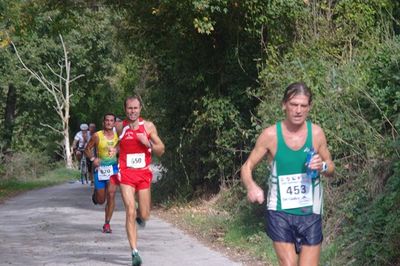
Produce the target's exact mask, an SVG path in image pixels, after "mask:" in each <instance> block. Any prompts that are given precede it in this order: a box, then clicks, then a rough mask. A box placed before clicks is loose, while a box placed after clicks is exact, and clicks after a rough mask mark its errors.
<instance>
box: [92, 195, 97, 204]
mask: <svg viewBox="0 0 400 266" xmlns="http://www.w3.org/2000/svg"><path fill="white" fill-rule="evenodd" d="M92 202H93V204H94V205H97V201H96V198H95V194H94V193H93V195H92Z"/></svg>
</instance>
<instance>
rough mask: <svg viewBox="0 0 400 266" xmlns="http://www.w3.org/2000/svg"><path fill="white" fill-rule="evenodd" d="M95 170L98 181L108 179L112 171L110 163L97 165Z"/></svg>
mask: <svg viewBox="0 0 400 266" xmlns="http://www.w3.org/2000/svg"><path fill="white" fill-rule="evenodd" d="M97 171H98V172H97V174H98V179H99V181H104V180H109V179H110V176H112V175H113V173H114V169H113V166H112V165H102V166H99V168H98V170H97Z"/></svg>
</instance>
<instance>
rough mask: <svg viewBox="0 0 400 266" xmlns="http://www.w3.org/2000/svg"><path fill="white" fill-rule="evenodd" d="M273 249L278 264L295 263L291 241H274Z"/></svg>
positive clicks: (292, 265) (293, 265)
mask: <svg viewBox="0 0 400 266" xmlns="http://www.w3.org/2000/svg"><path fill="white" fill-rule="evenodd" d="M274 249H275V252H276V255H277V257H278V261H279V265H280V266H296V265H297V254H296V251H295V248H294V244H293V243H286V242H275V241H274Z"/></svg>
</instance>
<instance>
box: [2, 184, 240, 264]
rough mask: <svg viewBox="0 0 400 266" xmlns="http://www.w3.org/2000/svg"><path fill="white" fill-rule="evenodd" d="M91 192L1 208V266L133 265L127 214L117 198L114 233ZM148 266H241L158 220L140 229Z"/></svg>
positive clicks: (27, 197) (61, 189)
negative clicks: (108, 231)
mask: <svg viewBox="0 0 400 266" xmlns="http://www.w3.org/2000/svg"><path fill="white" fill-rule="evenodd" d="M90 193H91V188H90V187H88V186H87V185H81V184H80V183H67V184H63V185H59V186H55V187H51V188H45V189H40V190H35V191H30V192H27V193H24V194H22V195H19V196H17V197H15V198H12V199H9V200H7V201H6V202H5V203H4V204H1V205H0V265H130V263H131V258H130V248H129V244H128V241H127V238H126V234H125V227H124V223H125V211H124V207H123V204H122V203H121V199H120V194H119V193H118V194H117V204H116V205H117V206H116V210H115V212H114V217H113V219H112V221H111V226H112V229H113V233H112V234H103V233H102V232H101V227H102V225H103V221H104V211H103V207H102V206H94V205H93V204H92V203H91V200H90ZM138 246H139V250H140V252H141V256H142V258H143V261H144V263H143V265H144V266H147V265H149V266H150V265H157V266H160V265H166V266H168V265H191V266H194V265H211V266H212V265H215V266H219V265H239V263H236V262H233V261H231V260H229V259H228V258H226V257H224V256H223V255H222V254H219V253H217V252H215V251H213V250H211V249H209V248H207V247H205V246H203V245H202V244H201V243H199V242H198V241H197V240H195V239H193V238H191V237H190V236H187V235H185V234H184V233H183V232H182V231H180V230H178V229H176V228H174V227H173V226H172V225H170V224H168V223H166V222H164V221H162V220H161V219H159V218H157V217H152V218H151V220H150V221H148V223H147V225H146V228H145V229H140V230H139V243H138Z"/></svg>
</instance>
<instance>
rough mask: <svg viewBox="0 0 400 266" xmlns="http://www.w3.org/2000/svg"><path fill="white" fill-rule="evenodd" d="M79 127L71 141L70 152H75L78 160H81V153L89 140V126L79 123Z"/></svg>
mask: <svg viewBox="0 0 400 266" xmlns="http://www.w3.org/2000/svg"><path fill="white" fill-rule="evenodd" d="M79 128H80V129H81V131H79V132H77V133H76V134H75V137H74V141H73V142H72V152H73V154H75V156H76V159H77V161H78V162H80V161H81V158H82V153H83V151H84V150H85V148H86V145H87V143H88V142H89V140H90V132H89V126H88V125H87V124H81V125H80V127H79Z"/></svg>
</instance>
